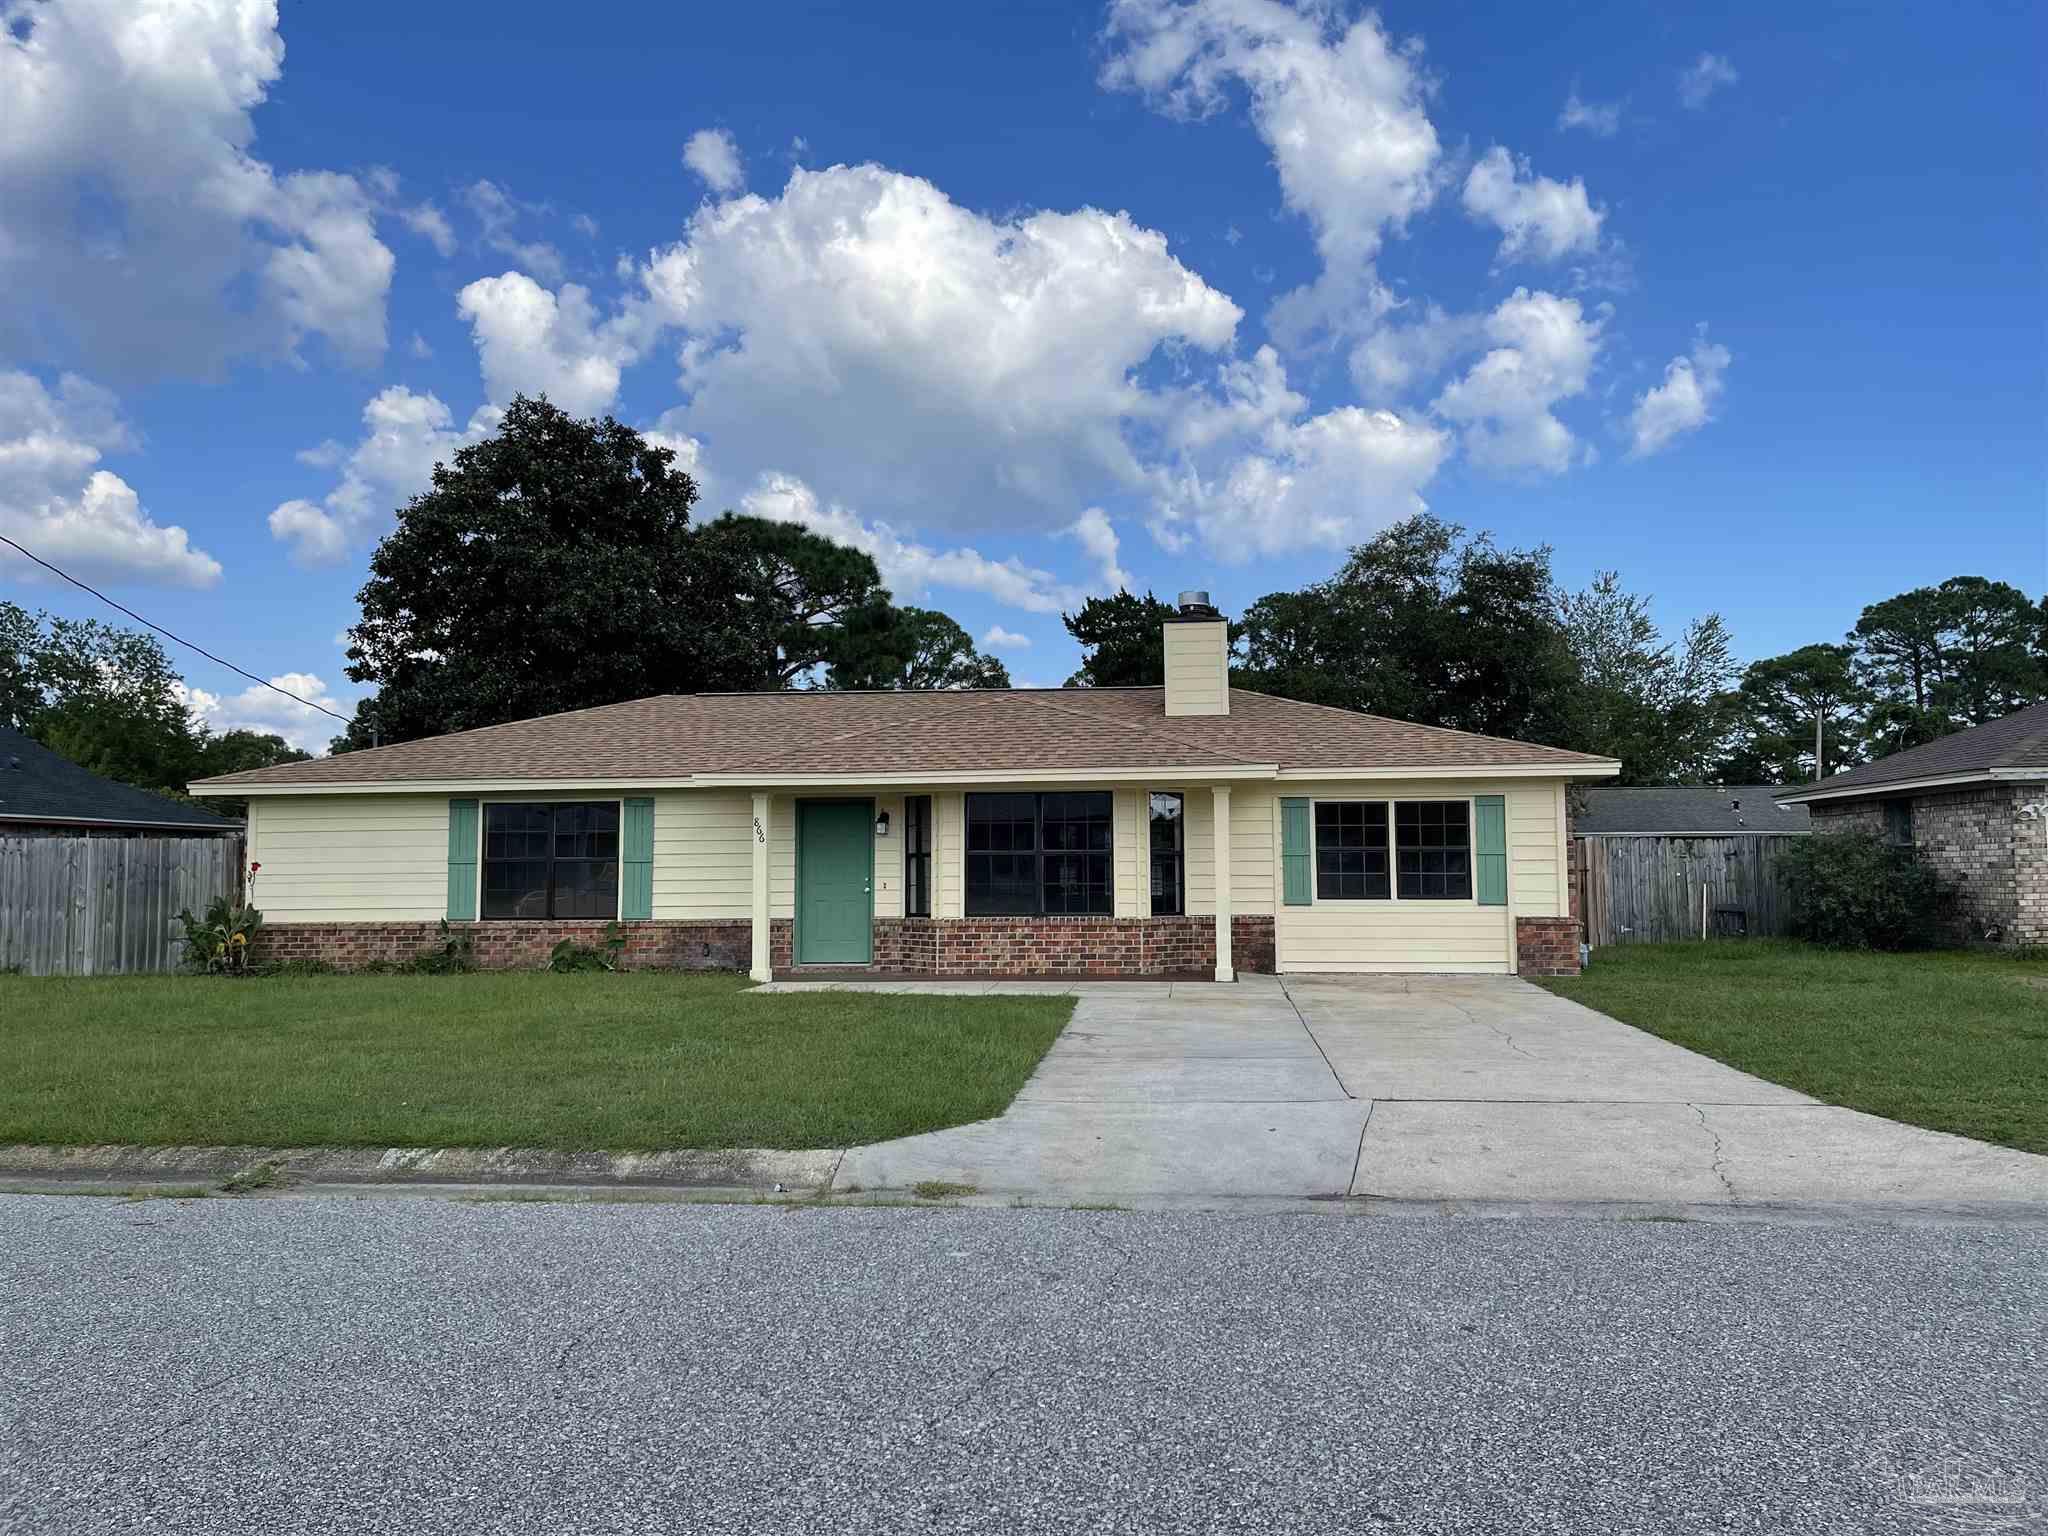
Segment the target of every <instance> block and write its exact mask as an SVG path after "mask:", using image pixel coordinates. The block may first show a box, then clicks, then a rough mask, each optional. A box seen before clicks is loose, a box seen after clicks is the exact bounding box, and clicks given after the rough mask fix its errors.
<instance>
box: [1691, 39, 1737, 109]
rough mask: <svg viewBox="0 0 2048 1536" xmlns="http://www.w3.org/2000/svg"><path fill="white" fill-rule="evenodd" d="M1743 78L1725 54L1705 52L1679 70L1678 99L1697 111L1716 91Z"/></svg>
mask: <svg viewBox="0 0 2048 1536" xmlns="http://www.w3.org/2000/svg"><path fill="white" fill-rule="evenodd" d="M1741 78H1742V76H1740V75H1739V74H1737V73H1736V72H1735V66H1734V65H1733V64H1730V63H1729V62H1728V60H1727V58H1726V56H1725V55H1722V54H1718V53H1703V54H1701V55H1700V56H1699V57H1698V58H1696V59H1694V60H1693V61H1692V62H1691V63H1690V64H1688V65H1686V66H1685V68H1684V69H1682V70H1680V71H1679V72H1678V99H1679V100H1680V101H1681V102H1683V103H1684V104H1685V106H1686V107H1687V108H1688V109H1689V110H1691V111H1694V112H1697V111H1699V110H1700V109H1701V108H1703V107H1704V106H1706V104H1707V102H1708V101H1709V100H1711V99H1712V98H1713V95H1714V92H1716V91H1718V90H1720V89H1721V88H1722V87H1723V86H1728V85H1733V84H1735V82H1736V81H1738V80H1740V79H1741Z"/></svg>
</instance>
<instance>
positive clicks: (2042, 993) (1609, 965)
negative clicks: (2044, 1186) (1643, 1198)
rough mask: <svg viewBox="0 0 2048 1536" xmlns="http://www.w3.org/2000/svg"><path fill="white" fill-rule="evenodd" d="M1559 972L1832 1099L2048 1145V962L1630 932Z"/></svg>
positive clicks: (1693, 1045)
mask: <svg viewBox="0 0 2048 1536" xmlns="http://www.w3.org/2000/svg"><path fill="white" fill-rule="evenodd" d="M1543 985H1544V986H1546V987H1548V988H1549V989H1550V990H1551V991H1553V992H1555V993H1557V994H1558V995H1559V996H1561V997H1569V998H1571V999H1572V1000H1573V1001H1575V1002H1580V1003H1584V1004H1586V1006H1588V1007H1589V1008H1597V1009H1599V1010H1600V1011H1601V1012H1602V1013H1606V1014H1612V1015H1613V1016H1614V1017H1615V1018H1617V1019H1621V1020H1623V1021H1624V1022H1626V1023H1629V1024H1633V1025H1635V1026H1636V1027H1637V1028H1639V1029H1646V1030H1648V1031H1649V1032H1650V1033H1651V1034H1653V1035H1660V1036H1662V1037H1663V1038H1664V1039H1666V1040H1670V1041H1673V1042H1674V1043H1676V1044H1678V1045H1683V1046H1687V1047H1689V1048H1690V1049H1692V1050H1695V1051H1700V1052H1702V1053H1704V1054H1706V1055H1708V1056H1712V1057H1714V1058H1716V1059H1717V1060H1720V1061H1725V1062H1727V1063H1728V1064H1729V1065H1730V1066H1733V1067H1739V1068H1741V1069H1742V1070H1743V1071H1745V1072H1753V1073H1755V1074H1756V1075H1757V1076H1758V1077H1764V1078H1769V1079H1770V1080H1771V1081H1772V1082H1774V1083H1783V1084H1784V1085H1785V1086H1786V1087H1788V1088H1797V1089H1798V1090H1800V1091H1801V1092H1802V1093H1810V1094H1812V1095H1813V1096H1814V1097H1815V1098H1817V1099H1825V1100H1826V1101H1827V1102H1829V1103H1830V1104H1846V1105H1847V1106H1849V1107H1850V1108H1851V1109H1861V1110H1867V1111H1869V1112H1870V1113H1871V1114H1874V1115H1884V1116H1886V1117H1887V1118H1889V1119H1893V1120H1903V1121H1906V1122H1907V1123H1908V1124H1911V1125H1924V1126H1928V1127H1930V1128H1932V1129H1934V1130H1937V1131H1954V1132H1956V1133H1957V1134H1958V1135H1963V1136H1975V1137H1977V1138H1979V1139H1980V1140H1983V1141H1995V1142H2001V1143H2003V1144H2004V1145H2006V1146H2008V1147H2019V1148H2021V1149H2023V1150H2025V1151H2028V1152H2048V960H2044V959H2041V958H2013V957H2011V956H2005V955H1995V954H1984V953H1976V952H1964V951H1936V952H1932V953H1926V954H1902V955H1877V954H1856V953H1849V952H1842V951H1833V950H1824V949H1815V948H1812V947H1810V946H1808V945H1804V944H1795V943H1791V942H1786V941H1767V940H1766V941H1758V940H1752V941H1749V942H1746V943H1719V944H1716V943H1708V944H1616V945H1611V946H1609V947H1607V948H1604V949H1602V950H1600V951H1599V952H1598V953H1597V954H1596V955H1595V956H1594V960H1593V965H1592V967H1591V968H1590V969H1589V970H1588V971H1587V972H1586V973H1585V975H1583V976H1578V977H1571V978H1564V979H1559V980H1552V981H1545V982H1544V983H1543Z"/></svg>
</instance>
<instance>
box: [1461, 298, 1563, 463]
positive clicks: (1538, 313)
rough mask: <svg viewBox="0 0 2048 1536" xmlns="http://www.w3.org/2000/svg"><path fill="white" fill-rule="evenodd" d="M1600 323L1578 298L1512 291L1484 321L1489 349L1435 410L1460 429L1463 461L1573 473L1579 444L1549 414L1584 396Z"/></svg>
mask: <svg viewBox="0 0 2048 1536" xmlns="http://www.w3.org/2000/svg"><path fill="white" fill-rule="evenodd" d="M1602 324H1603V322H1602V320H1601V319H1600V318H1599V317H1597V316H1595V317H1591V318H1589V317H1588V316H1587V315H1586V314H1585V312H1584V311H1583V310H1582V309H1581V307H1580V305H1579V301H1578V300H1577V299H1566V298H1559V297H1558V296H1557V295H1556V294H1554V293H1542V292H1537V293H1531V292H1530V291H1529V290H1528V289H1526V288H1517V289H1516V290H1515V291H1514V293H1513V294H1512V295H1510V296H1509V297H1508V298H1507V299H1505V300H1503V301H1502V303H1501V305H1500V307H1499V308H1497V309H1495V310H1494V311H1493V313H1492V314H1490V315H1488V316H1487V317H1486V321H1485V325H1484V330H1485V334H1486V337H1487V339H1488V340H1489V341H1490V342H1491V343H1492V344H1493V345H1492V346H1491V348H1490V349H1489V350H1488V351H1487V353H1486V354H1485V356H1483V357H1481V358H1480V359H1479V361H1478V362H1476V363H1474V364H1473V365H1472V367H1471V368H1470V369H1468V370H1467V371H1466V372H1465V373H1464V374H1463V375H1462V376H1461V377H1459V378H1458V379H1456V380H1454V381H1453V382H1452V383H1451V384H1450V385H1449V386H1448V387H1446V388H1445V390H1444V391H1443V393H1442V394H1440V395H1439V396H1438V397H1437V399H1436V404H1435V407H1434V409H1435V410H1436V412H1437V414H1438V415H1440V416H1442V417H1444V418H1445V419H1446V420H1449V421H1454V422H1458V423H1460V424H1461V425H1462V427H1463V433H1462V440H1463V443H1464V448H1465V452H1466V455H1467V456H1468V457H1469V458H1470V459H1471V460H1472V461H1473V462H1474V463H1475V464H1477V465H1479V466H1480V467H1481V468H1484V469H1492V470H1503V471H1507V470H1540V471H1545V472H1547V473H1550V474H1562V473H1563V472H1564V471H1565V470H1567V469H1569V468H1570V467H1571V464H1572V461H1573V458H1574V455H1575V450H1576V449H1577V446H1578V440H1577V439H1576V438H1575V437H1574V436H1573V435H1572V432H1571V430H1570V429H1569V428H1568V427H1566V426H1565V424H1564V423H1563V422H1562V421H1560V420H1558V418H1557V417H1556V415H1554V414H1553V410H1552V408H1553V407H1554V406H1556V405H1557V404H1558V403H1559V402H1560V401H1562V400H1567V399H1570V398H1572V397H1573V396H1575V395H1580V394H1583V393H1585V389H1586V383H1587V379H1588V377H1589V376H1590V375H1591V373H1592V369H1593V362H1594V359H1595V358H1596V357H1597V356H1598V355H1599V352H1600V343H1601V335H1600V333H1601V329H1602Z"/></svg>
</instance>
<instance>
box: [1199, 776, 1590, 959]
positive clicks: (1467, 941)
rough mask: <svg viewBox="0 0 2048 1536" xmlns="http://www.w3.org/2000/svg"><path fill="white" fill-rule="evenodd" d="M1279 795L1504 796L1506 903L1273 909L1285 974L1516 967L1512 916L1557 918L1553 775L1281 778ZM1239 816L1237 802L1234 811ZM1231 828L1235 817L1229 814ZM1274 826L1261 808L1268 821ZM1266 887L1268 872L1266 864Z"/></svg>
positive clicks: (1558, 790) (1559, 889)
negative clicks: (1297, 780) (1532, 778)
mask: <svg viewBox="0 0 2048 1536" xmlns="http://www.w3.org/2000/svg"><path fill="white" fill-rule="evenodd" d="M1275 793H1276V794H1279V795H1305V796H1307V797H1308V798H1310V799H1311V800H1464V799H1469V798H1471V797H1472V796H1474V795H1500V796H1502V797H1503V798H1504V800H1505V801H1506V811H1507V826H1508V905H1507V906H1505V907H1482V906H1479V905H1477V904H1476V903H1474V902H1471V901H1399V900H1391V901H1321V900H1318V901H1316V902H1314V903H1313V904H1312V905H1309V906H1306V907H1290V906H1286V905H1284V904H1283V905H1281V906H1279V907H1278V908H1277V909H1275V910H1276V919H1275V934H1276V938H1277V940H1278V944H1279V959H1280V968H1281V969H1282V970H1283V971H1465V972H1479V973H1490V974H1508V973H1511V972H1512V971H1513V970H1514V954H1515V947H1514V920H1515V918H1516V916H1517V915H1519V916H1523V917H1553V916H1560V915H1562V911H1563V909H1562V907H1561V906H1560V905H1559V902H1560V899H1561V897H1562V895H1563V882H1562V880H1561V879H1560V878H1559V871H1560V867H1561V866H1560V848H1559V844H1558V840H1557V815H1558V811H1557V807H1558V803H1559V796H1560V795H1561V794H1562V793H1563V787H1562V784H1561V783H1560V782H1558V781H1551V780H1540V781H1536V782H1530V781H1527V780H1485V779H1414V780H1398V781H1377V782H1356V783H1348V784H1347V783H1342V782H1333V783H1298V784H1297V783H1283V784H1281V785H1279V786H1277V788H1276V790H1275ZM1232 809H1233V812H1235V809H1236V808H1235V806H1233V807H1232ZM1232 822H1233V830H1235V823H1236V818H1235V815H1234V814H1233V818H1232ZM1273 824H1274V817H1273V811H1272V809H1271V807H1270V806H1269V807H1268V808H1267V811H1266V816H1265V825H1266V826H1268V827H1269V828H1270V827H1272V826H1273ZM1266 881H1267V890H1268V893H1269V898H1268V899H1270V891H1271V883H1272V872H1271V867H1270V863H1269V865H1268V870H1267V875H1266Z"/></svg>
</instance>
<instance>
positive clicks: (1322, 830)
mask: <svg viewBox="0 0 2048 1536" xmlns="http://www.w3.org/2000/svg"><path fill="white" fill-rule="evenodd" d="M1391 894H1392V892H1391V891H1390V889H1389V887H1388V882H1387V807H1386V802H1385V801H1382V800H1324V801H1318V802H1317V803H1316V899H1317V900H1318V901H1384V900H1386V899H1387V897H1388V896H1389V895H1391Z"/></svg>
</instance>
